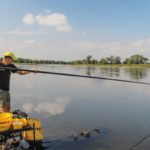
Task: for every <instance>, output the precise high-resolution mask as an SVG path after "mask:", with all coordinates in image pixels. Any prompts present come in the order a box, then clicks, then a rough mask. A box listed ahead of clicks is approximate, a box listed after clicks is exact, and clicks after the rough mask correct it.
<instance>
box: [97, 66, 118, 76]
mask: <svg viewBox="0 0 150 150" xmlns="http://www.w3.org/2000/svg"><path fill="white" fill-rule="evenodd" d="M99 69H100V72H101V74H102V75H103V76H109V77H119V76H120V68H118V67H100V68H99Z"/></svg>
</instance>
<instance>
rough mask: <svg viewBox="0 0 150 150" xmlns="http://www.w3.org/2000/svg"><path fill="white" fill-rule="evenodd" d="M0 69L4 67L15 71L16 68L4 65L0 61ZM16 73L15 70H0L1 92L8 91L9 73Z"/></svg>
mask: <svg viewBox="0 0 150 150" xmlns="http://www.w3.org/2000/svg"><path fill="white" fill-rule="evenodd" d="M0 67H5V68H7V67H9V68H10V67H11V68H16V69H17V67H16V66H15V65H14V64H10V65H4V64H3V63H2V62H1V61H0ZM16 71H17V70H9V69H2V68H0V89H1V90H5V91H9V88H10V75H11V72H12V73H15V72H16Z"/></svg>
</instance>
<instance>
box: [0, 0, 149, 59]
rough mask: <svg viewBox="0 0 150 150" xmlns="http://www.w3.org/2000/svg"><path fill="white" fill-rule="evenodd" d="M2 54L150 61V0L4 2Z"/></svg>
mask: <svg viewBox="0 0 150 150" xmlns="http://www.w3.org/2000/svg"><path fill="white" fill-rule="evenodd" d="M0 19H1V23H0V55H2V54H3V52H5V51H13V52H14V53H15V54H16V55H17V56H18V57H24V58H32V59H54V60H77V59H84V58H85V57H86V56H88V55H92V56H93V57H94V58H96V59H101V58H102V57H107V56H110V55H114V56H120V57H121V58H122V59H124V58H126V57H129V56H131V55H133V54H137V53H138V54H143V55H145V56H147V57H148V58H150V50H149V48H150V1H149V0H126V1H123V0H0Z"/></svg>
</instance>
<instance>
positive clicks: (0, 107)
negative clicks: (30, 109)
mask: <svg viewBox="0 0 150 150" xmlns="http://www.w3.org/2000/svg"><path fill="white" fill-rule="evenodd" d="M0 112H10V102H5V101H3V100H0Z"/></svg>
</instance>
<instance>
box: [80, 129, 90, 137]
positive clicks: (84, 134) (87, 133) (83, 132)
mask: <svg viewBox="0 0 150 150" xmlns="http://www.w3.org/2000/svg"><path fill="white" fill-rule="evenodd" d="M80 135H81V136H84V137H86V138H89V137H90V133H89V132H88V131H85V130H83V131H82V132H81V134H80Z"/></svg>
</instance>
